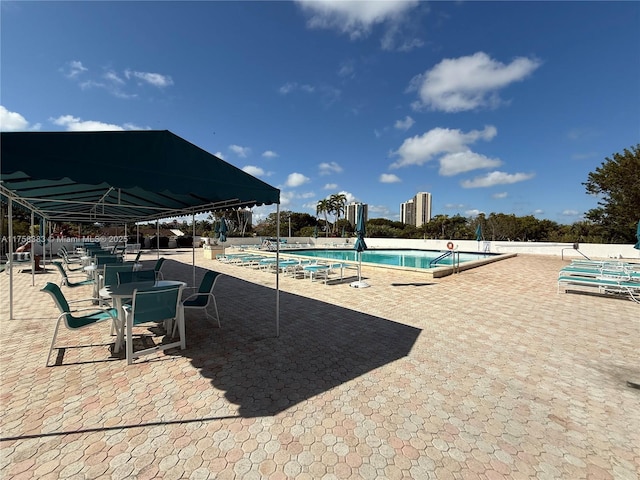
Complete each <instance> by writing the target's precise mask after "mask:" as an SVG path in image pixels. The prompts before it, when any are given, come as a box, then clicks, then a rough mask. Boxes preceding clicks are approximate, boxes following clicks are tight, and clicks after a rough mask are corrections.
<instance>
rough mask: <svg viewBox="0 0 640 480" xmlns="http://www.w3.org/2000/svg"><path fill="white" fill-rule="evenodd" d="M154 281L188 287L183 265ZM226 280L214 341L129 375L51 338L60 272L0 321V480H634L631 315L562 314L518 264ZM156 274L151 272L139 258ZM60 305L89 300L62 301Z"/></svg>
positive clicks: (27, 280) (638, 324)
mask: <svg viewBox="0 0 640 480" xmlns="http://www.w3.org/2000/svg"><path fill="white" fill-rule="evenodd" d="M166 253H167V254H166V255H165V256H166V258H167V262H165V263H166V266H165V267H163V272H164V275H165V278H172V279H181V280H184V281H187V282H189V283H191V281H192V267H191V265H190V262H191V251H172V252H166ZM197 253H198V256H197V270H196V276H197V278H198V279H199V277H200V275H201V274H202V271H203V270H202V269H204V268H211V269H215V270H218V271H221V272H223V273H225V274H227V276H225V277H223V278H222V279H221V280H220V281H219V283H218V285H217V287H216V297H217V299H218V308H219V310H220V317H221V322H222V329H218V328H215V327H214V325H212V324H211V323H210V322H208V321H207V320H206V319H205V318H204V316H199V315H198V314H194V313H188V314H187V349H186V350H182V351H181V350H170V351H168V352H165V353H164V354H162V353H160V354H158V355H152V356H147V357H144V358H143V359H141V360H139V361H138V362H137V363H136V364H134V365H132V366H129V367H127V365H126V361H125V360H124V359H123V358H122V357H119V356H116V357H114V356H112V354H111V351H110V346H109V345H110V343H111V342H112V338H111V337H110V336H109V331H108V327H107V326H106V325H105V326H104V328H102V329H100V328H97V329H89V330H86V331H83V332H81V333H80V334H79V335H78V334H72V333H71V332H66V331H64V332H62V334H61V335H60V344H61V345H70V346H71V347H70V348H66V349H65V350H64V351H63V352H61V353H60V354H59V355H58V358H57V360H58V362H57V363H58V365H56V366H54V367H50V368H46V367H44V361H45V357H46V352H47V349H48V345H49V342H50V340H51V334H52V328H53V323H54V321H53V318H54V316H55V312H54V308H53V304H52V303H51V302H50V300H49V298H48V297H47V296H45V295H44V294H42V293H40V292H39V291H38V290H39V287H40V286H42V285H43V284H44V282H46V281H54V282H58V280H59V278H58V274H57V273H55V272H54V271H53V270H50V271H48V272H47V273H44V274H38V275H36V287H32V286H31V276H30V275H28V274H15V277H16V282H17V283H16V285H19V286H18V287H17V288H16V290H15V291H14V298H15V312H14V315H15V319H14V320H11V321H9V320H8V315H7V311H8V305H7V299H6V285H7V281H8V279H7V278H6V277H7V275H5V274H2V275H0V277H1V278H0V291H2V304H1V310H0V312H1V315H0V325H1V326H2V331H3V336H2V339H3V340H2V349H1V351H0V362H1V365H2V392H1V398H2V412H1V417H0V428H1V437H2V439H1V441H0V459H1V463H0V468H2V469H3V471H4V472H7V474H8V475H9V476H11V477H13V478H100V477H104V478H129V477H132V476H136V477H137V478H152V477H162V478H182V477H184V478H211V479H213V478H243V479H245V478H266V477H268V478H294V477H295V478H321V477H323V476H325V475H326V476H327V478H403V477H404V478H421V479H422V478H438V479H441V478H483V479H486V478H616V479H618V478H625V479H626V478H637V476H638V473H639V467H638V465H640V458H639V454H638V449H637V447H636V445H638V444H640V434H639V433H638V431H639V429H638V428H637V427H638V425H640V412H639V410H638V408H637V407H638V403H639V402H640V392H639V391H638V390H633V389H629V388H628V387H627V386H626V380H627V379H629V378H631V377H635V378H637V377H639V376H640V355H639V353H638V347H640V336H639V333H640V321H639V320H638V318H639V317H640V308H639V306H638V305H636V304H634V303H633V302H630V301H625V300H619V299H614V298H601V297H597V296H592V295H579V294H557V293H556V282H555V280H556V277H557V271H558V269H559V268H560V267H561V266H562V265H564V262H562V261H560V260H558V259H555V258H548V257H534V256H519V257H516V258H512V259H507V260H504V261H502V262H497V263H495V264H491V265H487V266H484V267H481V268H478V269H474V270H470V271H468V272H463V273H462V274H459V275H453V276H451V277H446V278H442V279H430V278H429V279H425V278H424V277H423V276H421V275H420V274H419V273H417V272H403V271H388V270H385V271H382V270H375V269H370V270H369V269H366V268H365V269H364V270H363V276H364V277H365V278H366V279H367V282H368V283H370V284H371V288H368V289H351V288H349V286H348V284H335V285H324V284H322V283H320V282H310V281H309V280H308V279H307V280H302V279H293V278H290V277H281V278H280V287H281V296H280V307H281V310H280V312H281V313H280V315H281V325H280V327H281V330H280V337H279V338H275V332H274V322H273V317H274V303H275V299H274V295H273V288H274V283H275V276H274V275H273V274H270V273H267V272H264V271H256V270H253V269H250V268H244V267H240V266H234V265H228V264H222V263H220V262H217V261H215V260H205V259H203V258H201V253H200V252H197ZM142 260H143V261H144V262H149V263H152V262H154V260H155V254H153V255H152V254H145V255H144V256H143V257H142ZM64 291H65V294H66V295H67V296H69V297H71V298H74V297H75V298H81V297H84V296H86V292H84V294H83V292H80V291H77V290H71V289H65V290H64Z"/></svg>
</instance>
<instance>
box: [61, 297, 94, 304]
mask: <svg viewBox="0 0 640 480" xmlns="http://www.w3.org/2000/svg"><path fill="white" fill-rule="evenodd" d="M96 300H100V299H99V298H96V297H88V298H81V299H79V300H67V303H68V304H72V303H80V302H95V301H96Z"/></svg>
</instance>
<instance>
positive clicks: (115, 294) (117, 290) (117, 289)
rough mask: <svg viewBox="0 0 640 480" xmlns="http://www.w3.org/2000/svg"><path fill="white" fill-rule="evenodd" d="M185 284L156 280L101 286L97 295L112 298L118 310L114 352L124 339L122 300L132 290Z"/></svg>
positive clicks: (130, 294)
mask: <svg viewBox="0 0 640 480" xmlns="http://www.w3.org/2000/svg"><path fill="white" fill-rule="evenodd" d="M186 285H187V284H186V283H185V282H181V281H178V280H156V281H155V282H132V283H122V284H120V285H111V286H106V287H103V288H101V289H100V291H99V295H100V296H101V297H103V296H104V297H111V298H112V299H113V307H114V308H115V309H116V311H117V312H118V332H117V337H116V343H115V346H114V349H113V351H114V352H115V353H118V352H119V351H120V346H121V345H122V341H123V339H124V329H125V321H124V319H125V314H124V310H123V309H122V305H123V301H124V300H127V299H129V298H133V292H134V290H136V289H147V288H154V287H178V286H182V287H185V286H186ZM180 315H182V313H180ZM169 331H171V325H168V326H167V332H169ZM127 341H131V339H127ZM180 348H185V345H184V339H183V345H181V346H180Z"/></svg>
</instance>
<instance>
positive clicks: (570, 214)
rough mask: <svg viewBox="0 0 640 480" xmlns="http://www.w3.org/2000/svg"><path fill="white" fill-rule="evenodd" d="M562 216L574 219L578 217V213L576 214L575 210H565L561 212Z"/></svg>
mask: <svg viewBox="0 0 640 480" xmlns="http://www.w3.org/2000/svg"><path fill="white" fill-rule="evenodd" d="M562 215H563V216H565V217H575V216H577V215H580V212H578V211H577V210H572V209H566V210H563V211H562Z"/></svg>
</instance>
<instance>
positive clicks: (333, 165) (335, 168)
mask: <svg viewBox="0 0 640 480" xmlns="http://www.w3.org/2000/svg"><path fill="white" fill-rule="evenodd" d="M318 169H319V170H320V175H330V174H332V173H341V172H342V167H341V166H340V165H338V163H337V162H322V163H321V164H320V165H318Z"/></svg>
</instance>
